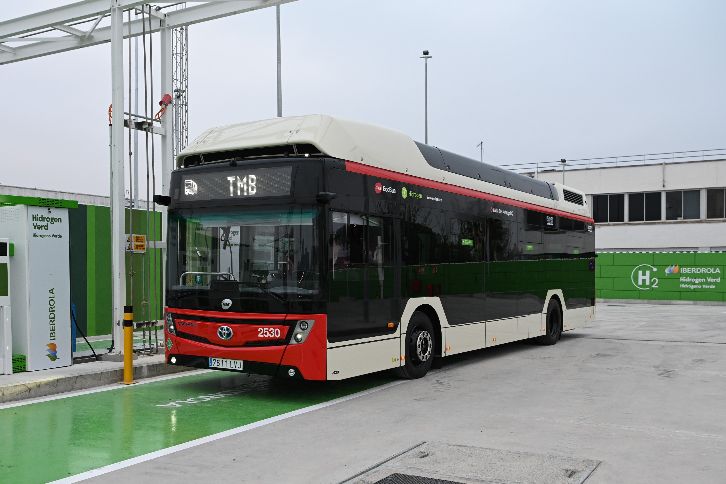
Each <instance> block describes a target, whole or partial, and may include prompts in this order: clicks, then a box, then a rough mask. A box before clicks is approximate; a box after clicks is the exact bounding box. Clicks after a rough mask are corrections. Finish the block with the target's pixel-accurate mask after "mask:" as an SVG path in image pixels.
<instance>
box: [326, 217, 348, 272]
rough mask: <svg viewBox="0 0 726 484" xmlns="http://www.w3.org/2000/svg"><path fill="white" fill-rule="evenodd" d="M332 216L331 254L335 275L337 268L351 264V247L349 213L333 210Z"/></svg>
mask: <svg viewBox="0 0 726 484" xmlns="http://www.w3.org/2000/svg"><path fill="white" fill-rule="evenodd" d="M332 216H333V217H332V218H333V223H332V226H331V233H330V254H331V260H332V270H333V276H335V271H336V270H339V269H344V268H346V267H348V265H349V264H350V249H349V247H348V214H347V213H343V212H333V213H332Z"/></svg>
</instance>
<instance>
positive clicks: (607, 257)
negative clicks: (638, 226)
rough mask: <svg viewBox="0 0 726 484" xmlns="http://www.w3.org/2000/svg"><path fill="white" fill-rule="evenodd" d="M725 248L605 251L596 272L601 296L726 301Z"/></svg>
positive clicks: (598, 290)
mask: <svg viewBox="0 0 726 484" xmlns="http://www.w3.org/2000/svg"><path fill="white" fill-rule="evenodd" d="M724 274H726V252H710V253H697V252H607V253H602V254H598V257H597V270H596V273H595V278H596V289H597V295H598V297H599V298H602V299H641V300H653V301H668V300H671V301H726V281H725V280H724Z"/></svg>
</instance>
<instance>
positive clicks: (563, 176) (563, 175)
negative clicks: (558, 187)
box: [560, 158, 567, 185]
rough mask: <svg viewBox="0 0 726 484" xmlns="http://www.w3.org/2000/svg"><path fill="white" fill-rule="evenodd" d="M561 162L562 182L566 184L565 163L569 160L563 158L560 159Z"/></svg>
mask: <svg viewBox="0 0 726 484" xmlns="http://www.w3.org/2000/svg"><path fill="white" fill-rule="evenodd" d="M560 163H562V184H563V185H564V184H565V164H566V163H567V160H566V159H564V158H562V159H561V160H560Z"/></svg>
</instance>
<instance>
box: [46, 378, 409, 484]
mask: <svg viewBox="0 0 726 484" xmlns="http://www.w3.org/2000/svg"><path fill="white" fill-rule="evenodd" d="M408 381H409V380H399V381H393V382H390V383H386V384H384V385H380V386H377V387H375V388H370V389H368V390H363V391H362V392H357V393H353V394H351V395H346V396H344V397H340V398H336V399H334V400H330V401H327V402H323V403H317V404H315V405H310V406H309V407H303V408H300V409H297V410H293V411H292V412H287V413H283V414H282V415H276V416H274V417H269V418H266V419H264V420H259V421H257V422H252V423H249V424H247V425H243V426H241V427H237V428H233V429H229V430H225V431H223V432H218V433H216V434H212V435H208V436H206V437H200V438H198V439H194V440H190V441H189V442H184V443H182V444H177V445H174V446H172V447H167V448H166V449H160V450H156V451H154V452H149V453H148V454H143V455H140V456H138V457H132V458H130V459H126V460H122V461H121V462H116V463H115V464H109V465H107V466H103V467H99V468H98V469H92V470H90V471H86V472H81V473H80V474H76V475H73V476H69V477H64V478H63V479H58V480H57V481H53V482H52V483H51V484H66V483H74V482H80V481H85V480H86V479H91V478H93V477H99V476H102V475H104V474H108V473H110V472H114V471H118V470H121V469H125V468H127V467H131V466H133V465H136V464H141V463H143V462H148V461H150V460H153V459H157V458H159V457H164V456H166V455H170V454H174V453H176V452H180V451H182V450H187V449H191V448H193V447H197V446H199V445H203V444H208V443H210V442H214V441H216V440H220V439H224V438H226V437H231V436H233V435H237V434H241V433H242V432H247V431H248V430H253V429H256V428H259V427H264V426H266V425H270V424H273V423H275V422H280V421H281V420H286V419H288V418H292V417H297V416H298V415H303V414H306V413H309V412H314V411H315V410H320V409H323V408H326V407H330V406H333V405H336V404H338V403H344V402H347V401H349V400H353V399H356V398H360V397H365V396H367V395H371V394H373V393H376V392H379V391H381V390H386V389H388V388H391V387H394V386H397V385H401V384H403V383H406V382H408Z"/></svg>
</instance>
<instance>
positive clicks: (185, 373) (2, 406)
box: [0, 370, 212, 410]
mask: <svg viewBox="0 0 726 484" xmlns="http://www.w3.org/2000/svg"><path fill="white" fill-rule="evenodd" d="M211 372H212V370H192V371H180V372H179V373H172V374H171V375H161V376H154V377H151V378H144V379H142V380H139V381H137V382H136V383H134V384H133V385H122V384H121V383H111V384H110V385H103V386H100V387H96V388H88V389H86V390H74V391H72V392H65V393H58V394H56V395H48V396H45V397H37V398H29V399H27V400H19V401H17V402H7V403H0V410H5V409H7V408H15V407H22V406H24V405H32V404H34V403H43V402H51V401H53V400H61V399H63V398H71V397H78V396H81V395H90V394H92V393H100V392H107V391H110V390H120V389H123V388H133V387H136V386H139V385H146V384H147V383H156V382H160V381H164V380H173V379H175V378H181V377H183V376H193V375H201V374H203V373H211Z"/></svg>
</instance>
